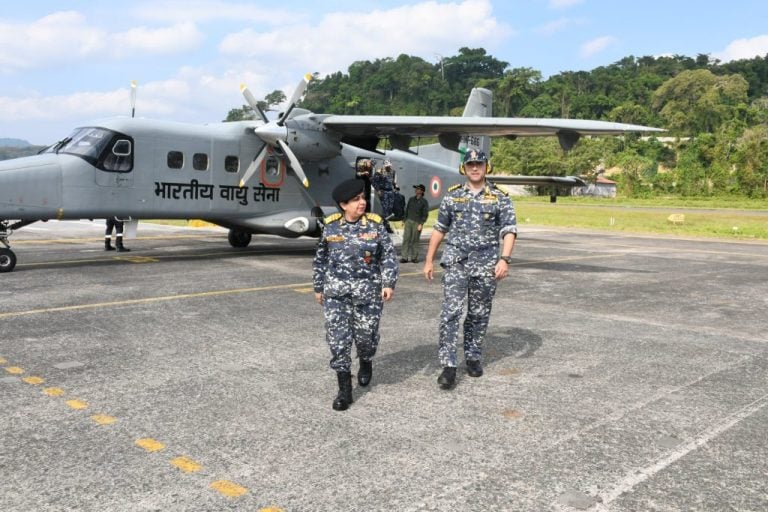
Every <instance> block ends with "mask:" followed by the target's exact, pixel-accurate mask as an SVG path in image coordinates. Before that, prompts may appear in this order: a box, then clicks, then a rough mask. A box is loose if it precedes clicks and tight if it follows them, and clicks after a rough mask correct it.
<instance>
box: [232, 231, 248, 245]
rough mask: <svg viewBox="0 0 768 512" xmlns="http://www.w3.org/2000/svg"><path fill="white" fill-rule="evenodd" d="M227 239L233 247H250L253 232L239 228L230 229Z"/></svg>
mask: <svg viewBox="0 0 768 512" xmlns="http://www.w3.org/2000/svg"><path fill="white" fill-rule="evenodd" d="M227 240H229V245H231V246H232V247H248V244H250V243H251V234H250V233H248V232H247V231H240V230H239V229H230V230H229V235H227Z"/></svg>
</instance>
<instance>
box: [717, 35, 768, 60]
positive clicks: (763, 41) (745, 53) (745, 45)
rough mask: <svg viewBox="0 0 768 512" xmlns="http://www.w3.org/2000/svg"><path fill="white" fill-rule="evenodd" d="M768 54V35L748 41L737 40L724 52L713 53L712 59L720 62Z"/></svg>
mask: <svg viewBox="0 0 768 512" xmlns="http://www.w3.org/2000/svg"><path fill="white" fill-rule="evenodd" d="M766 54H768V35H762V36H756V37H752V38H749V39H737V40H736V41H733V42H732V43H731V44H729V45H728V46H727V47H726V48H725V50H723V51H722V52H719V53H715V54H714V55H713V57H715V58H716V59H720V61H722V62H729V61H732V60H739V59H751V58H752V57H762V56H764V55H766Z"/></svg>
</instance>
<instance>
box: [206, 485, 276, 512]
mask: <svg viewBox="0 0 768 512" xmlns="http://www.w3.org/2000/svg"><path fill="white" fill-rule="evenodd" d="M211 489H214V490H216V491H219V492H220V493H221V494H223V495H224V496H229V497H230V498H237V497H238V496H242V495H243V494H245V493H247V492H248V489H246V488H245V487H243V486H241V485H237V484H236V483H234V482H230V481H229V480H216V481H215V482H213V483H212V484H211ZM262 510H263V509H262Z"/></svg>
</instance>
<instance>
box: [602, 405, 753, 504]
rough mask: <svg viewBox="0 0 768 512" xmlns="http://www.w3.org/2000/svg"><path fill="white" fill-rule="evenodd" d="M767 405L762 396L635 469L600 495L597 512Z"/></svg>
mask: <svg viewBox="0 0 768 512" xmlns="http://www.w3.org/2000/svg"><path fill="white" fill-rule="evenodd" d="M766 405H768V394H766V395H763V396H761V397H760V398H758V399H757V400H755V401H753V402H752V403H750V404H747V405H745V406H744V407H742V408H741V409H739V410H738V411H736V412H734V413H733V414H730V415H728V416H726V417H725V418H724V420H725V421H723V422H721V423H719V424H716V425H714V426H712V427H711V428H708V429H706V430H704V431H703V432H701V433H700V434H699V435H698V436H696V437H695V438H693V439H691V440H690V441H688V442H687V443H685V444H684V445H682V446H680V447H679V448H677V449H675V450H672V451H671V452H670V453H669V455H667V456H666V457H664V458H662V459H660V460H658V461H657V462H655V463H654V464H651V465H649V466H646V467H644V468H635V469H632V470H630V471H629V472H628V473H627V475H626V476H625V477H624V478H623V479H622V480H621V481H620V482H618V484H617V485H616V486H614V487H613V489H610V490H608V491H605V492H602V493H600V495H599V496H600V497H601V498H602V503H601V504H600V505H601V506H600V507H599V508H598V509H597V510H600V511H603V510H606V511H607V510H608V509H609V508H608V507H607V505H609V504H610V503H612V502H613V501H615V500H616V499H617V498H618V497H619V496H621V495H622V494H624V493H627V492H631V491H632V489H633V488H634V487H635V486H637V485H638V484H641V483H643V482H644V481H646V480H648V479H649V478H651V477H653V476H655V475H656V474H657V473H659V472H660V471H663V470H664V469H666V468H667V467H668V466H670V465H671V464H673V463H675V462H677V461H678V460H679V459H681V458H683V457H684V456H686V455H688V454H689V453H691V452H692V451H694V450H696V449H698V448H701V447H702V446H704V445H706V444H707V443H709V442H710V441H711V440H713V439H714V438H716V437H718V436H719V435H720V434H722V433H724V432H726V431H728V430H730V429H731V428H732V427H734V426H736V425H738V424H739V423H740V422H741V421H742V420H745V419H746V418H748V417H750V416H752V415H753V414H755V413H756V412H758V411H759V410H760V409H762V408H764V407H765V406H766Z"/></svg>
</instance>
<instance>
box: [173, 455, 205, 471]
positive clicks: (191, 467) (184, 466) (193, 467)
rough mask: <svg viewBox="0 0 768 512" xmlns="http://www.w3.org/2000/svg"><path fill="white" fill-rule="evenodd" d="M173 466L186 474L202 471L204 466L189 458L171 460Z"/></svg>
mask: <svg viewBox="0 0 768 512" xmlns="http://www.w3.org/2000/svg"><path fill="white" fill-rule="evenodd" d="M171 464H173V465H174V466H176V467H177V468H179V469H180V470H182V471H183V472H185V473H194V472H195V471H200V470H201V469H203V466H201V465H200V464H198V463H197V462H195V461H193V460H192V459H190V458H189V457H176V458H175V459H172V460H171Z"/></svg>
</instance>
